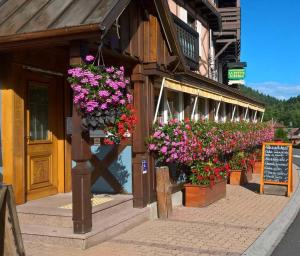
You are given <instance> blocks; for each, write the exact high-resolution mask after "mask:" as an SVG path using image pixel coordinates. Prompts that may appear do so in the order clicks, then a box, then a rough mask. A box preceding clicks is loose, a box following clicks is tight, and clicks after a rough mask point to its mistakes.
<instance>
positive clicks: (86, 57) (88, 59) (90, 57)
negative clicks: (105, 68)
mask: <svg viewBox="0 0 300 256" xmlns="http://www.w3.org/2000/svg"><path fill="white" fill-rule="evenodd" d="M94 59H95V57H94V56H93V55H87V56H85V60H86V61H88V62H91V61H93V60H94Z"/></svg>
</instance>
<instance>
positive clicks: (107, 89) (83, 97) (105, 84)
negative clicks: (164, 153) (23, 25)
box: [68, 55, 136, 144]
mask: <svg viewBox="0 0 300 256" xmlns="http://www.w3.org/2000/svg"><path fill="white" fill-rule="evenodd" d="M94 61H95V58H94V57H93V56H92V55H87V56H86V58H85V63H83V64H81V65H79V66H75V67H72V68H70V69H69V70H68V74H69V77H68V81H69V83H70V84H71V88H72V90H73V103H74V105H75V106H76V107H77V110H78V111H79V113H80V115H81V116H82V126H83V127H84V129H85V130H97V129H100V130H103V131H104V133H105V135H106V138H105V140H104V143H106V144H114V143H120V142H121V140H124V139H126V138H127V137H130V134H131V133H132V131H133V129H134V125H135V122H136V120H135V117H134V110H133V104H132V99H133V97H132V95H131V94H130V92H129V90H128V85H129V84H130V81H129V80H128V79H126V78H125V74H124V67H119V68H117V67H105V66H96V65H94Z"/></svg>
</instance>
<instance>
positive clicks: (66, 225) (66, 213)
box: [17, 196, 149, 249]
mask: <svg viewBox="0 0 300 256" xmlns="http://www.w3.org/2000/svg"><path fill="white" fill-rule="evenodd" d="M41 202H43V201H41ZM41 202H38V203H36V202H34V203H31V202H29V205H27V206H26V204H25V205H23V206H18V208H17V211H18V215H19V220H20V226H21V232H22V237H23V240H24V243H25V245H26V244H38V245H41V246H42V245H43V244H44V245H55V246H61V247H71V248H81V249H86V248H89V247H91V246H94V245H96V244H99V243H101V242H104V241H105V240H107V239H109V238H111V237H113V236H116V235H118V234H120V233H122V232H125V231H127V230H129V229H130V228H133V227H134V226H136V225H139V224H141V223H142V222H145V221H147V220H149V208H143V209H137V208H133V206H132V197H128V196H127V197H126V196H125V197H122V196H117V197H115V198H114V199H113V200H112V201H110V202H106V203H104V204H102V205H98V206H95V207H93V215H92V218H93V228H92V231H91V232H89V233H86V234H73V225H72V211H71V210H66V209H60V208H57V207H53V205H51V206H52V207H45V206H43V204H42V203H41ZM43 203H45V202H43ZM30 204H31V205H30ZM25 206H26V207H25Z"/></svg>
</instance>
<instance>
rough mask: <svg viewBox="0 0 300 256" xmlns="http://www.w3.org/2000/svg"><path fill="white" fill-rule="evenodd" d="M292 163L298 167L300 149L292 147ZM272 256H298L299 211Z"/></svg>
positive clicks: (299, 241)
mask: <svg viewBox="0 0 300 256" xmlns="http://www.w3.org/2000/svg"><path fill="white" fill-rule="evenodd" d="M293 163H294V164H296V165H298V166H299V168H300V149H293ZM272 256H300V212H298V215H297V217H296V218H295V220H294V222H293V223H292V225H291V226H290V227H289V229H288V231H287V233H286V234H285V236H284V237H283V239H282V240H281V241H280V243H279V244H278V246H277V247H276V248H275V250H274V252H273V254H272Z"/></svg>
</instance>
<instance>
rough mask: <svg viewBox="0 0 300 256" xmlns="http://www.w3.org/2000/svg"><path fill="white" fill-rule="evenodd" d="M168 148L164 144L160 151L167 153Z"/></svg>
mask: <svg viewBox="0 0 300 256" xmlns="http://www.w3.org/2000/svg"><path fill="white" fill-rule="evenodd" d="M167 150H168V148H167V147H166V146H163V147H162V148H161V150H160V151H161V153H163V154H164V155H165V154H166V153H167Z"/></svg>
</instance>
